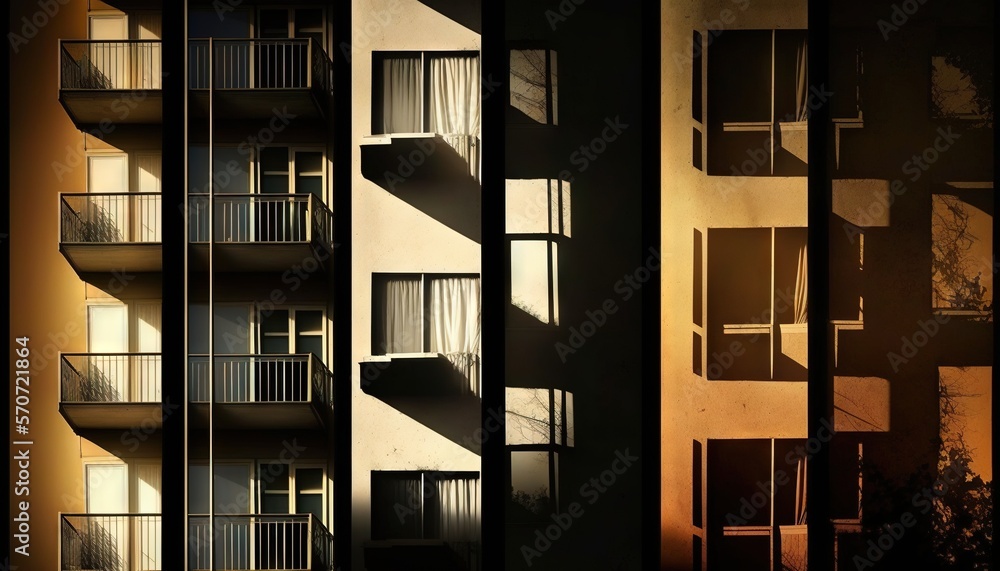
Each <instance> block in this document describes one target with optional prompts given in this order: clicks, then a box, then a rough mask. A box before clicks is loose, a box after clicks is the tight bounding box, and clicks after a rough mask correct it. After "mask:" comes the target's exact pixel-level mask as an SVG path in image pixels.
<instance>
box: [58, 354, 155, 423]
mask: <svg viewBox="0 0 1000 571" xmlns="http://www.w3.org/2000/svg"><path fill="white" fill-rule="evenodd" d="M59 369H60V370H59V379H60V384H59V412H60V413H61V414H62V415H63V417H64V418H65V419H66V422H68V423H69V425H70V426H71V427H73V430H74V431H75V432H77V433H79V432H80V431H81V430H104V429H129V428H134V427H138V426H141V427H143V428H160V427H161V426H162V423H163V414H162V407H161V398H162V395H161V392H160V386H161V385H160V371H161V368H160V354H159V353H122V354H96V353H63V354H62V356H61V357H60V359H59Z"/></svg>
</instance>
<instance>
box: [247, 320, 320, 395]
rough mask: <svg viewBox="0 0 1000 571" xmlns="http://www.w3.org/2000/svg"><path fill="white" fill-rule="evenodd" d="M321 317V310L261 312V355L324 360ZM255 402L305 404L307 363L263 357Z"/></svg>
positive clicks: (307, 379) (307, 393)
mask: <svg viewBox="0 0 1000 571" xmlns="http://www.w3.org/2000/svg"><path fill="white" fill-rule="evenodd" d="M324 321H325V319H324V317H323V310H322V309H281V310H274V311H271V312H266V313H263V314H262V315H261V316H260V317H259V319H258V322H259V323H260V328H259V331H260V339H259V346H260V349H261V353H263V354H265V355H302V354H312V355H315V356H316V357H318V358H319V360H320V361H324V354H325V351H324V347H325V342H324V329H325V327H324ZM258 369H259V374H258V382H257V389H256V393H257V394H256V395H255V397H256V399H257V400H258V401H267V402H271V401H285V402H287V401H306V400H310V399H309V396H310V395H309V383H310V381H311V379H310V377H309V360H308V359H305V360H303V359H287V360H282V359H281V358H273V359H269V358H265V359H262V360H261V364H260V365H259V367H258Z"/></svg>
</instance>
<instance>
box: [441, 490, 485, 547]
mask: <svg viewBox="0 0 1000 571" xmlns="http://www.w3.org/2000/svg"><path fill="white" fill-rule="evenodd" d="M437 496H438V503H439V507H440V513H439V515H438V522H437V529H438V533H439V534H440V535H439V537H438V538H439V539H443V540H445V541H478V540H479V522H480V516H479V505H480V504H479V480H478V479H476V478H459V479H447V480H445V479H441V480H438V481H437Z"/></svg>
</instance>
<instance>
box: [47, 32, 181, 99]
mask: <svg viewBox="0 0 1000 571" xmlns="http://www.w3.org/2000/svg"><path fill="white" fill-rule="evenodd" d="M160 46H161V43H160V42H159V41H158V40H157V41H154V40H113V41H97V40H60V41H59V87H60V89H90V90H114V89H137V90H145V89H162V87H161V84H160V79H161V74H162V68H161V67H160V66H161V63H160V62H161V53H162V50H161V48H160Z"/></svg>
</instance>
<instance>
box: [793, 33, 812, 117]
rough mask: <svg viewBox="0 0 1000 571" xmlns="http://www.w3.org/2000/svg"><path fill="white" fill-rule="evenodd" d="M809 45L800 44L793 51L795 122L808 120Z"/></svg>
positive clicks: (805, 43)
mask: <svg viewBox="0 0 1000 571" xmlns="http://www.w3.org/2000/svg"><path fill="white" fill-rule="evenodd" d="M808 66H809V44H808V42H807V41H806V40H804V39H803V40H802V44H801V45H799V46H798V47H797V48H796V50H795V120H796V121H805V120H807V119H808V118H809V110H808V107H807V106H806V101H807V100H808V97H809V85H808V81H809V67H808Z"/></svg>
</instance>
